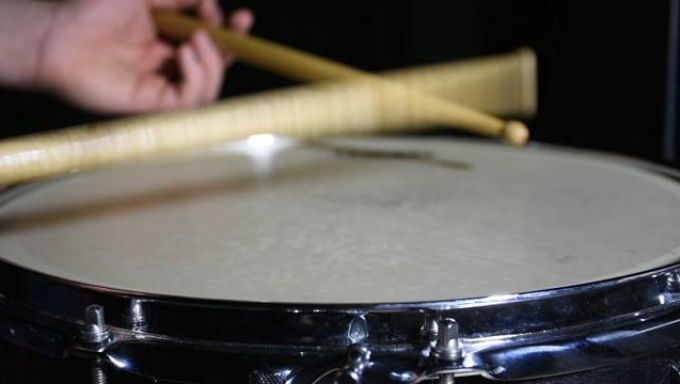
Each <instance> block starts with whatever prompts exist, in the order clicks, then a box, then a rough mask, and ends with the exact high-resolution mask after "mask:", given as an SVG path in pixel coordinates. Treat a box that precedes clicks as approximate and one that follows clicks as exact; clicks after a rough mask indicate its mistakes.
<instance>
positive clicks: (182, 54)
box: [179, 38, 208, 107]
mask: <svg viewBox="0 0 680 384" xmlns="http://www.w3.org/2000/svg"><path fill="white" fill-rule="evenodd" d="M193 40H195V38H192V41H191V42H190V43H188V44H184V45H182V46H181V47H180V49H179V68H180V71H181V73H182V81H181V83H180V84H179V94H180V102H181V104H182V106H184V107H193V106H197V105H201V104H203V103H204V102H205V99H206V89H207V88H208V87H207V86H208V79H207V77H208V76H207V74H206V73H205V71H204V66H203V65H202V63H201V61H200V59H199V57H198V55H199V53H198V50H197V48H196V47H194V41H193Z"/></svg>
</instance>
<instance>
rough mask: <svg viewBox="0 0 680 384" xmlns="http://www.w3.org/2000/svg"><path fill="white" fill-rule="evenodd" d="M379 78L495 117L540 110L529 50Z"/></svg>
mask: <svg viewBox="0 0 680 384" xmlns="http://www.w3.org/2000/svg"><path fill="white" fill-rule="evenodd" d="M380 75H381V76H382V77H384V78H386V79H388V80H390V81H394V82H396V83H399V84H401V85H403V86H406V87H409V88H414V89H419V90H422V91H425V92H429V93H432V94H434V95H437V96H439V97H441V98H443V99H446V100H448V101H453V102H456V103H460V104H463V105H465V106H467V107H470V108H473V109H477V110H480V111H484V112H486V113H490V114H493V115H498V116H525V117H530V116H533V115H534V114H535V113H536V109H537V99H538V95H537V84H536V82H537V79H536V55H535V54H534V52H533V51H532V50H531V49H529V48H521V49H518V50H517V51H515V52H511V53H506V54H501V55H493V56H487V57H482V58H473V59H466V60H456V61H453V62H449V63H440V64H433V65H428V66H424V67H417V68H407V69H398V70H393V71H389V72H384V73H381V74H380Z"/></svg>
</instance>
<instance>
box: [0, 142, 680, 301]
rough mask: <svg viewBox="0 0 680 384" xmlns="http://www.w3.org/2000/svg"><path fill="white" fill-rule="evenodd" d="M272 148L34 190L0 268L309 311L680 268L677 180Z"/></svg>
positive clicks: (233, 150)
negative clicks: (675, 264) (7, 265)
mask: <svg viewBox="0 0 680 384" xmlns="http://www.w3.org/2000/svg"><path fill="white" fill-rule="evenodd" d="M278 140H280V139H276V140H275V139H273V138H272V137H268V136H260V137H255V138H253V139H251V140H250V141H249V142H250V145H251V146H250V147H249V148H246V149H239V148H238V146H235V145H234V146H231V147H230V149H225V150H220V151H216V152H211V153H210V154H208V155H203V156H200V157H198V156H195V157H189V158H183V159H177V160H173V161H170V162H158V163H149V164H145V165H142V166H135V167H122V168H115V169H107V170H104V171H98V172H92V173H84V174H80V175H75V176H72V177H67V178H64V179H61V180H57V181H53V182H48V183H45V184H42V185H38V186H36V187H35V188H32V189H30V190H28V191H26V192H24V193H22V194H19V195H18V196H17V197H15V198H13V199H12V200H10V201H9V202H8V203H6V205H5V206H3V207H2V208H0V257H2V258H4V259H6V260H9V261H11V262H14V263H16V264H19V265H21V266H24V267H27V268H30V269H33V270H36V271H40V272H44V273H48V274H51V275H55V276H58V277H62V278H66V279H71V280H76V281H79V282H84V283H89V284H96V285H100V286H104V287H112V288H121V289H126V290H133V291H141V292H147V293H156V294H166V295H176V296H185V297H195V298H210V299H226V300H249V301H262V302H297V303H369V302H409V301H431V300H444V299H452V298H460V297H475V296H485V295H492V294H508V293H515V292H522V291H532V290H539V289H546V288H555V287H560V286H565V285H572V284H576V283H581V282H587V281H593V280H597V279H601V278H602V277H604V276H615V275H619V274H623V273H630V272H635V271H641V270H645V269H648V268H652V267H655V266H660V265H661V264H667V263H669V262H672V261H676V260H677V259H678V257H677V252H676V251H675V249H676V247H677V246H678V244H679V243H680V236H679V235H680V230H679V228H680V185H679V184H676V183H675V182H673V181H671V180H670V179H667V178H665V177H662V176H658V175H656V174H654V173H652V172H649V171H646V170H643V169H642V168H639V167H636V166H632V165H630V164H628V163H626V162H623V161H620V159H610V158H605V157H599V156H594V155H590V154H584V153H577V152H570V151H563V150H554V149H537V148H533V149H532V148H529V149H515V148H510V147H506V146H501V145H494V144H483V143H476V142H460V141H444V140H434V139H432V140H428V139H420V140H413V139H357V140H344V141H333V142H327V143H331V144H329V145H330V146H333V147H337V148H336V149H333V148H329V147H328V146H313V145H312V146H293V147H291V148H285V149H284V148H281V147H279V146H278V144H279V143H280V141H278ZM244 145H246V144H244ZM273 149H279V151H278V152H277V153H273V152H274V151H272V150H273Z"/></svg>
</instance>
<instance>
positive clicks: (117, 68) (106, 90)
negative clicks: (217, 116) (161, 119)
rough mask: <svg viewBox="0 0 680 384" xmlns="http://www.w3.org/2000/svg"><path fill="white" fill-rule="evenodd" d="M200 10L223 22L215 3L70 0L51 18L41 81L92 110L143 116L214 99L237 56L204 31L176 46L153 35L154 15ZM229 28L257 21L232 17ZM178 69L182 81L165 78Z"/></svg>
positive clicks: (246, 15) (242, 14)
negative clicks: (158, 11) (221, 49)
mask: <svg viewBox="0 0 680 384" xmlns="http://www.w3.org/2000/svg"><path fill="white" fill-rule="evenodd" d="M156 9H168V10H176V11H184V10H191V9H193V10H195V11H196V12H197V14H198V15H199V16H200V17H201V18H202V19H203V20H204V21H205V22H207V23H209V24H211V25H215V26H218V25H222V22H223V17H222V13H221V11H220V9H219V6H218V5H217V2H216V0H116V1H111V0H69V1H66V2H63V3H61V4H60V6H59V7H58V8H57V10H56V11H55V13H54V17H53V19H52V21H51V25H50V27H49V29H48V33H47V35H46V38H45V40H44V42H43V47H42V49H41V53H40V56H39V58H38V64H37V69H36V82H37V83H38V84H41V85H42V86H45V87H47V88H48V89H50V90H52V91H54V92H56V93H58V94H60V95H61V96H63V97H65V98H66V99H68V100H70V101H72V102H74V103H76V104H78V105H81V106H83V107H85V108H88V109H90V110H95V111H99V112H106V113H142V112H151V111H159V110H168V109H178V108H190V107H194V106H199V105H204V104H207V103H210V102H211V101H213V100H215V99H216V98H217V97H218V95H219V92H220V89H221V87H222V82H223V79H224V73H225V70H226V69H227V67H228V66H229V65H230V64H231V63H232V62H233V60H234V58H233V56H230V55H228V56H226V57H225V56H224V55H222V54H221V53H220V52H219V50H218V49H217V47H216V46H215V45H214V44H213V42H212V41H211V40H210V38H209V37H208V35H207V33H206V32H205V31H198V32H197V33H196V34H195V35H194V36H193V37H192V38H191V39H190V40H189V41H187V42H185V43H183V44H182V45H180V46H178V47H174V46H172V45H170V44H168V43H166V42H164V41H163V40H161V39H160V38H159V37H158V36H157V35H156V30H155V27H154V25H153V21H152V17H151V14H152V11H153V10H156ZM228 24H229V27H230V28H232V29H234V30H236V31H237V32H239V33H248V31H249V29H250V27H251V26H252V24H253V16H252V14H251V13H250V12H249V11H247V10H239V11H237V12H235V13H234V14H232V15H231V17H230V19H229V22H228ZM173 65H174V66H175V67H176V68H177V69H178V71H179V78H178V79H175V80H176V81H173V79H172V78H171V77H170V76H168V74H167V73H168V71H167V68H168V67H169V66H170V67H171V66H173Z"/></svg>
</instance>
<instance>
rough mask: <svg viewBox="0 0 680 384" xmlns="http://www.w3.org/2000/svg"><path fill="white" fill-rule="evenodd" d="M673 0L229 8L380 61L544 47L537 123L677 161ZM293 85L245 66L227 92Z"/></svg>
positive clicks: (28, 102) (272, 2)
mask: <svg viewBox="0 0 680 384" xmlns="http://www.w3.org/2000/svg"><path fill="white" fill-rule="evenodd" d="M673 2H675V3H676V4H677V2H678V0H663V1H662V0H659V1H649V2H643V1H639V0H636V1H628V2H614V1H606V2H593V1H584V0H577V1H574V0H484V1H479V0H441V1H437V0H419V1H416V0H324V1H276V0H238V1H223V6H224V7H225V8H226V9H233V8H235V7H237V6H248V7H250V8H251V9H253V10H254V11H255V13H256V15H257V23H256V26H255V28H254V31H253V33H254V34H257V35H260V36H264V37H267V38H270V39H274V40H277V41H280V42H283V43H286V44H290V45H293V46H295V47H299V48H302V49H305V50H309V51H312V52H315V53H318V54H321V55H324V56H327V57H330V58H333V59H336V60H340V61H343V62H346V63H348V64H351V65H355V66H358V67H361V68H365V69H368V70H383V69H388V68H396V67H403V66H411V65H417V64H424V63H432V62H437V61H443V60H452V59H457V58H466V57H472V56H477V55H484V54H493V53H501V52H507V51H512V50H514V49H516V48H517V47H519V46H529V47H532V48H534V49H535V50H536V52H537V53H538V58H539V92H540V94H539V113H538V116H537V117H536V118H535V119H534V120H533V121H530V122H529V123H530V127H531V129H532V133H533V137H534V139H536V140H540V141H545V142H551V143H559V144H565V145H571V146H579V147H588V148H596V149H601V150H606V151H613V152H619V153H626V154H630V155H634V156H638V157H644V158H648V159H652V160H661V159H662V158H663V157H664V150H665V152H666V153H665V155H666V158H667V159H670V158H672V157H673V156H675V155H677V151H676V150H675V149H674V148H673V147H674V145H675V144H676V141H677V140H674V139H673V138H672V136H671V134H672V133H673V132H674V130H675V129H676V128H677V122H676V121H674V118H673V116H672V115H673V113H672V112H674V111H675V110H676V109H677V99H673V98H672V94H669V90H671V89H670V88H669V87H670V86H671V85H672V82H671V81H669V80H672V77H669V74H671V73H672V74H676V75H677V65H676V64H677V60H672V59H673V56H672V55H670V56H669V52H671V51H672V49H669V47H673V46H674V45H673V42H672V41H670V40H669V25H670V21H671V20H672V19H673V18H675V21H676V22H677V18H678V14H677V13H678V11H677V7H676V8H675V9H673V6H672V5H671V4H672V3H673ZM675 44H677V41H676V42H675ZM673 65H676V66H675V68H673ZM669 66H670V67H669ZM669 69H670V70H669ZM676 79H677V78H676ZM676 82H677V81H676ZM289 84H292V83H291V82H289V81H287V80H284V79H281V78H279V77H277V76H275V75H271V74H267V73H264V72H262V71H259V70H256V69H251V68H248V67H246V66H241V65H237V66H236V67H235V68H233V70H232V71H231V73H230V75H229V77H228V80H227V85H226V87H225V89H224V92H223V95H224V96H225V97H229V96H233V95H238V94H244V93H250V92H255V91H260V90H265V89H271V88H274V87H281V86H286V85H289ZM669 108H670V110H669ZM0 112H1V113H2V119H0V121H1V122H0V124H2V126H1V127H0V134H2V135H15V134H19V133H26V132H33V131H39V130H47V129H53V128H57V127H62V126H66V125H69V124H74V123H79V122H84V121H89V120H93V119H103V118H107V117H105V116H94V115H91V114H87V113H85V112H83V111H80V110H78V109H76V108H73V107H69V106H67V105H64V104H62V103H60V102H59V101H57V100H55V99H53V98H51V97H48V96H44V95H35V94H30V93H21V92H15V91H8V90H4V91H0Z"/></svg>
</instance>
